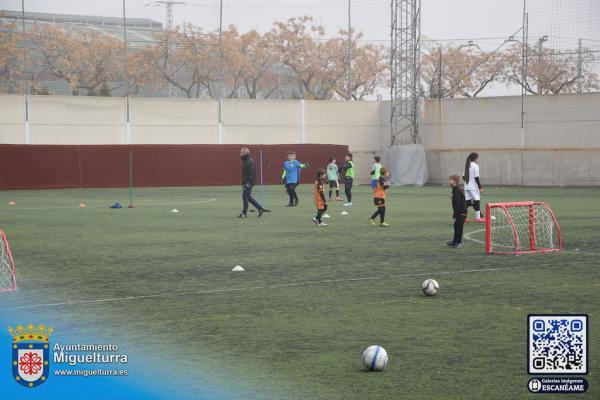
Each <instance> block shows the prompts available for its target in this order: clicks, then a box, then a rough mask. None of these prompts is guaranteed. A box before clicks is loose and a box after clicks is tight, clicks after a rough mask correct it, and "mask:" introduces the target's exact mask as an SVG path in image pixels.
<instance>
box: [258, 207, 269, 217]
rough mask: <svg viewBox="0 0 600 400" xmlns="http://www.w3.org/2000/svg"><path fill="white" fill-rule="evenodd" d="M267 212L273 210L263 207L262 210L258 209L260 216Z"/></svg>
mask: <svg viewBox="0 0 600 400" xmlns="http://www.w3.org/2000/svg"><path fill="white" fill-rule="evenodd" d="M266 212H271V210H267V209H266V208H261V209H260V210H258V216H259V217H260V216H262V215H263V213H266Z"/></svg>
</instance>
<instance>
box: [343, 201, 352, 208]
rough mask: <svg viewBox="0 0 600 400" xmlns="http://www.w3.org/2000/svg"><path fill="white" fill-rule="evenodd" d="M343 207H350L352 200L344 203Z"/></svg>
mask: <svg viewBox="0 0 600 400" xmlns="http://www.w3.org/2000/svg"><path fill="white" fill-rule="evenodd" d="M344 207H352V202H350V203H346V204H344Z"/></svg>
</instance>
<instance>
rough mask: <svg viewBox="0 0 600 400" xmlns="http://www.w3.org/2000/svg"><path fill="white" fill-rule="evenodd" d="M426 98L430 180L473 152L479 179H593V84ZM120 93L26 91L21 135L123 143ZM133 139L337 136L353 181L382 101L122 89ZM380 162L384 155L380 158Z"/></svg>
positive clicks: (15, 139) (596, 103) (379, 145)
mask: <svg viewBox="0 0 600 400" xmlns="http://www.w3.org/2000/svg"><path fill="white" fill-rule="evenodd" d="M525 100H526V102H525V129H524V131H523V135H522V131H521V122H520V113H521V99H520V97H488V98H480V99H449V100H443V101H441V102H440V101H437V100H427V101H424V102H423V104H422V106H421V125H420V133H421V139H422V142H423V145H424V147H425V149H426V151H427V163H428V168H429V176H430V182H432V183H442V182H445V180H446V179H447V176H448V175H451V174H454V173H459V174H460V173H461V171H462V168H463V166H464V159H465V158H466V156H467V155H468V153H470V152H471V151H477V152H478V153H480V164H481V169H482V179H483V181H484V183H486V184H507V185H508V184H510V185H519V184H525V185H600V172H599V171H600V93H591V94H580V95H556V96H527V97H526V98H525ZM125 105H126V103H125V99H123V98H110V97H108V98H106V97H83V96H81V97H78V96H30V97H29V120H30V143H31V144H125V143H127V141H128V136H127V128H126V127H127V124H126V107H125ZM129 110H130V132H129V133H130V136H129V140H130V141H131V143H133V144H186V143H211V144H214V143H223V144H260V143H264V144H282V143H290V144H292V143H327V144H345V145H348V146H349V148H350V150H351V151H352V152H353V153H354V160H355V163H356V168H357V171H356V172H357V181H358V182H360V183H365V182H367V180H368V170H369V167H370V165H371V162H372V157H373V156H374V155H376V154H383V152H384V150H385V149H386V148H387V147H388V146H389V144H390V126H389V118H390V103H389V102H336V101H304V102H302V101H298V100H285V101H277V100H234V99H226V100H223V102H222V107H221V120H222V124H221V127H220V129H219V104H218V102H217V101H216V100H197V99H157V98H135V97H133V98H131V99H130V102H129ZM24 115H25V107H24V99H23V97H22V96H17V95H0V143H12V144H23V143H25V124H24ZM384 163H385V160H384Z"/></svg>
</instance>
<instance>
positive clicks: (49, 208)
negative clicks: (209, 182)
mask: <svg viewBox="0 0 600 400" xmlns="http://www.w3.org/2000/svg"><path fill="white" fill-rule="evenodd" d="M212 201H217V199H206V200H197V201H187V202H176V201H172V202H168V203H167V202H153V201H143V200H142V201H141V202H139V203H135V202H134V203H133V204H134V205H138V206H148V207H153V206H171V205H175V206H179V205H193V204H202V203H210V202H212ZM73 204H75V203H73ZM107 204H108V203H107ZM122 206H123V208H126V206H127V205H125V204H122ZM69 208H79V207H78V206H77V205H73V206H56V207H17V206H15V207H14V208H13V209H14V210H63V209H69ZM85 208H109V206H108V205H106V206H104V205H103V206H88V205H86V207H85Z"/></svg>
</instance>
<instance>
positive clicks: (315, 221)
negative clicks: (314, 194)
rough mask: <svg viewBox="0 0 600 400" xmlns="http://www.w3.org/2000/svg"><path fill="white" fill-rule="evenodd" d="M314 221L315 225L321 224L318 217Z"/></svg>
mask: <svg viewBox="0 0 600 400" xmlns="http://www.w3.org/2000/svg"><path fill="white" fill-rule="evenodd" d="M313 222H314V223H315V225H317V226H319V221H318V220H317V219H316V218H313Z"/></svg>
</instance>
